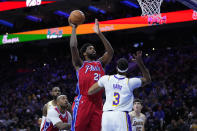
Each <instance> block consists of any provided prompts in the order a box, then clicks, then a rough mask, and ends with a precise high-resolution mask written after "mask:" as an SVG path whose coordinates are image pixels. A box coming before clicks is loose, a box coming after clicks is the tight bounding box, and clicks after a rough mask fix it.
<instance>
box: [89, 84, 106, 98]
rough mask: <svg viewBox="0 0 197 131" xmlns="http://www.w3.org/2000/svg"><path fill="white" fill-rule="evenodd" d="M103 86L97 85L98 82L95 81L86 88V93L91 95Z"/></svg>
mask: <svg viewBox="0 0 197 131" xmlns="http://www.w3.org/2000/svg"><path fill="white" fill-rule="evenodd" d="M102 88H103V87H100V86H99V85H98V82H96V83H95V84H94V85H92V86H91V88H90V89H89V90H88V95H93V94H95V93H97V92H99V91H100V90H101V89H102Z"/></svg>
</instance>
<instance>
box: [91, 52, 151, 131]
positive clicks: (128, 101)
mask: <svg viewBox="0 0 197 131" xmlns="http://www.w3.org/2000/svg"><path fill="white" fill-rule="evenodd" d="M134 58H135V59H133V61H134V62H136V63H137V64H138V66H139V68H140V70H141V72H142V74H143V77H142V78H127V77H126V72H127V70H128V61H127V60H126V59H124V58H121V59H119V60H118V63H117V72H118V74H115V75H111V76H110V75H104V76H103V77H101V78H100V79H99V81H98V82H97V83H95V84H94V85H93V86H92V87H91V88H90V89H89V90H88V95H92V94H95V93H96V92H98V91H100V90H101V89H103V88H105V93H106V101H105V104H104V107H103V115H102V131H131V122H130V117H129V114H128V112H130V111H131V110H132V107H133V99H134V96H133V90H134V89H136V88H138V87H141V86H144V85H146V84H148V83H150V82H151V78H150V74H149V71H148V69H147V68H146V67H145V66H144V63H143V60H142V52H141V51H138V52H137V55H135V54H134Z"/></svg>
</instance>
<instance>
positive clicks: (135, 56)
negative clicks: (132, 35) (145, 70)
mask: <svg viewBox="0 0 197 131" xmlns="http://www.w3.org/2000/svg"><path fill="white" fill-rule="evenodd" d="M132 61H133V62H136V63H141V62H142V51H137V52H136V54H133V58H132Z"/></svg>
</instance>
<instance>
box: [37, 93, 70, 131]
mask: <svg viewBox="0 0 197 131" xmlns="http://www.w3.org/2000/svg"><path fill="white" fill-rule="evenodd" d="M56 101H57V106H54V107H50V108H49V109H48V111H47V116H46V119H45V121H44V124H43V126H42V127H40V131H60V130H70V128H71V121H72V117H71V114H70V113H69V112H68V111H67V110H66V108H67V104H68V99H67V96H66V95H60V96H58V97H57V100H56Z"/></svg>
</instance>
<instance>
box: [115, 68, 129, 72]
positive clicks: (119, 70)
mask: <svg viewBox="0 0 197 131" xmlns="http://www.w3.org/2000/svg"><path fill="white" fill-rule="evenodd" d="M117 70H118V72H120V73H125V72H127V71H128V68H127V69H126V70H121V69H119V68H118V67H117Z"/></svg>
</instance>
